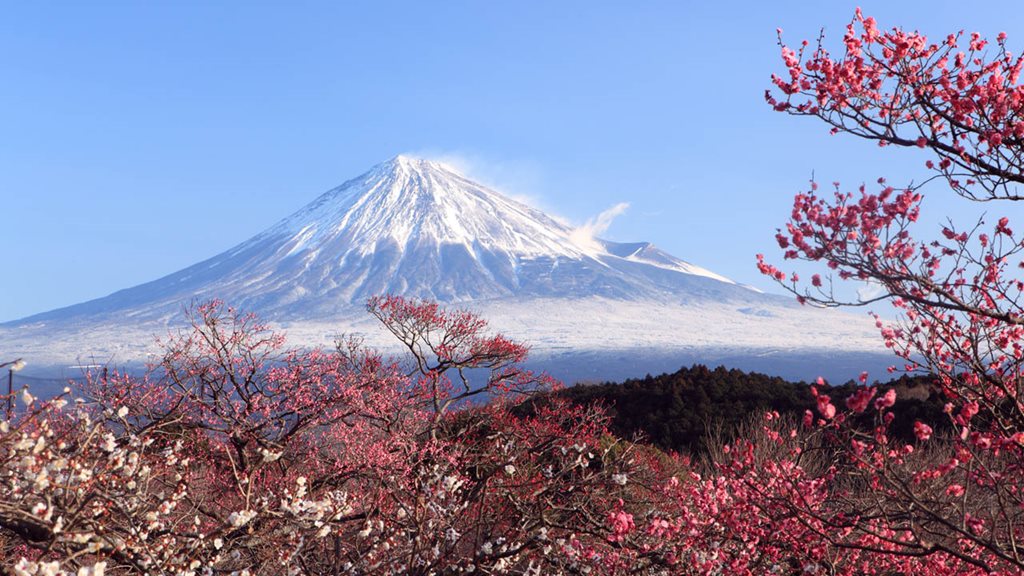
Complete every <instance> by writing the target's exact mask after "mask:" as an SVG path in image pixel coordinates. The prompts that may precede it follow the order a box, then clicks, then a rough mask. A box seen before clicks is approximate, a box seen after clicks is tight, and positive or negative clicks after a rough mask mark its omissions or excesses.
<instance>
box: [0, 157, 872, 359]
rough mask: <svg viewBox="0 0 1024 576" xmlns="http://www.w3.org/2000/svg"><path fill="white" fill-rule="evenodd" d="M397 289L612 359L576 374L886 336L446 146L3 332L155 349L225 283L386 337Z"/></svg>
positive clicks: (248, 304)
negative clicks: (626, 230)
mask: <svg viewBox="0 0 1024 576" xmlns="http://www.w3.org/2000/svg"><path fill="white" fill-rule="evenodd" d="M384 293H394V294H401V295H404V296H409V297H416V298H427V299H432V300H437V301H440V302H443V303H447V304H449V305H453V306H458V307H463V308H469V309H472V310H474V311H477V312H479V313H481V314H482V315H483V316H484V317H486V318H487V319H488V320H490V321H491V324H492V325H493V326H495V327H496V328H498V329H501V330H503V331H506V332H507V333H508V334H509V335H510V336H512V337H515V338H518V339H521V340H525V341H527V342H529V343H530V344H531V345H532V347H533V350H534V357H535V358H539V359H540V360H541V361H544V360H545V359H546V360H547V361H549V362H550V363H553V365H559V364H560V362H561V363H562V364H566V365H567V366H568V365H573V363H574V362H575V363H580V362H582V365H586V366H588V367H589V368H590V369H591V371H592V372H594V373H592V374H584V373H580V371H579V370H577V369H574V368H567V369H565V370H563V374H561V375H563V376H566V377H569V378H574V379H578V378H586V377H602V378H612V377H618V375H619V374H626V375H633V373H631V372H629V369H628V368H625V370H626V371H625V372H623V369H624V368H623V359H628V360H627V361H625V364H626V365H632V364H635V367H634V368H635V369H638V370H639V371H640V373H642V372H643V371H652V370H653V369H657V368H656V367H653V368H652V367H651V366H648V367H646V368H644V367H642V364H643V362H645V360H644V359H645V358H646V359H647V360H646V361H647V362H651V361H653V359H654V358H662V359H663V360H662V361H663V362H666V361H667V362H669V363H670V364H669V365H668V369H674V368H677V367H678V365H679V364H680V363H683V362H686V361H710V362H714V361H715V359H730V358H733V359H747V360H746V363H747V364H748V365H749V364H750V363H751V360H752V361H753V367H754V368H760V367H762V366H761V364H764V362H762V361H758V360H757V359H758V358H760V359H768V360H770V362H768V363H769V364H770V363H771V362H775V361H776V360H778V359H780V358H803V360H801V361H799V362H804V363H805V364H806V363H807V362H810V363H811V364H813V365H817V366H821V365H822V362H821V359H822V358H824V357H830V358H833V360H834V359H835V358H836V354H854V355H863V354H874V353H877V352H880V351H881V348H880V346H879V344H878V338H877V336H876V332H875V331H874V329H873V328H872V326H871V325H870V323H868V322H867V321H866V319H865V318H860V317H854V316H848V315H845V314H841V313H837V312H834V311H825V310H817V309H811V308H806V307H801V306H799V305H797V304H795V303H794V302H792V300H791V299H788V298H783V297H780V296H773V295H769V294H763V293H761V292H759V291H757V290H755V289H752V288H749V287H745V286H742V285H739V284H737V283H735V282H733V281H731V280H729V279H727V278H725V277H723V276H720V275H718V274H715V273H714V272H711V271H709V270H707V269H704V268H701V267H698V266H696V265H694V264H691V263H689V262H686V261H683V260H681V259H678V258H676V257H674V256H672V255H670V254H668V253H666V252H664V251H662V250H660V249H658V248H657V247H655V246H653V245H652V244H650V243H647V242H636V243H618V242H609V241H606V240H601V239H598V238H593V237H592V236H590V235H589V234H587V233H585V232H584V231H583V230H581V229H577V228H573V227H571V226H568V225H566V224H564V223H563V222H561V221H559V220H557V219H555V218H553V217H551V216H549V215H547V214H545V213H544V212H541V211H539V210H537V209H535V208H532V207H529V206H527V205H525V204H522V203H519V202H516V201H514V200H512V199H510V198H508V197H506V196H503V195H502V194H500V193H499V192H497V191H495V190H492V189H490V188H487V187H485V186H483V185H480V184H477V183H475V182H473V181H471V180H469V179H467V178H466V177H465V176H463V175H461V174H460V173H459V172H458V171H456V170H455V169H453V168H451V167H449V166H447V165H445V164H442V163H438V162H433V161H429V160H423V159H418V158H411V157H407V156H397V157H395V158H393V159H391V160H389V161H387V162H384V163H382V164H379V165H377V166H375V167H373V168H371V169H370V170H369V171H368V172H366V173H365V174H363V175H361V176H359V177H357V178H354V179H352V180H349V181H348V182H345V183H344V184H342V185H341V186H338V187H337V188H334V189H332V190H329V191H327V192H326V193H324V194H322V195H321V196H320V197H318V198H316V199H315V200H314V201H313V202H311V203H310V204H308V205H307V206H305V207H304V208H302V209H301V210H299V211H298V212H296V213H294V214H292V215H291V216H289V217H287V218H285V219H284V220H281V221H280V222H278V223H277V224H276V225H274V226H272V227H271V228H269V229H267V230H265V231H263V232H262V233H260V234H257V235H256V236H254V237H252V238H251V239H249V240H247V241H245V242H243V243H241V244H239V245H238V246H235V247H234V248H231V249H230V250H228V251H226V252H223V253H221V254H218V255H216V256H214V257H212V258H210V259H208V260H205V261H203V262H199V263H198V264H195V265H193V266H190V267H188V268H185V269H183V270H180V271H178V272H175V273H173V274H170V275H168V276H165V277H163V278H160V279H158V280H154V281H152V282H148V283H145V284H141V285H138V286H135V287H132V288H127V289H125V290H121V291H119V292H115V293H113V294H111V295H109V296H106V297H103V298H99V299H96V300H91V301H88V302H84V303H81V304H76V305H73V306H69V307H66V308H60V309H56V310H52V311H49V312H44V313H41V314H36V315H33V316H29V317H27V318H23V319H21V320H16V321H14V322H9V323H6V324H3V325H0V349H3V350H5V351H6V350H12V351H14V352H15V353H16V355H19V356H25V357H26V358H29V359H34V360H35V361H36V362H37V363H43V364H46V363H50V364H54V365H59V364H67V363H70V362H72V361H74V360H76V359H77V360H79V361H80V360H81V359H82V358H83V357H84V358H92V359H97V358H98V359H101V360H103V361H109V360H113V361H115V362H118V363H124V362H130V361H133V360H144V359H145V357H144V356H145V354H147V353H152V352H153V348H152V345H151V344H150V342H152V341H153V337H152V335H153V334H158V333H160V332H166V331H167V329H168V328H170V327H173V326H175V325H176V323H177V322H179V321H180V318H181V310H182V307H183V306H184V305H187V304H188V303H189V302H192V301H196V300H206V299H211V298H220V299H222V300H224V301H226V302H228V303H230V304H232V305H234V306H237V307H239V308H241V309H245V310H251V311H254V312H257V313H258V314H259V315H260V316H261V317H263V318H265V319H268V320H271V321H272V322H274V323H276V324H277V325H279V326H281V327H283V328H285V329H286V332H287V333H288V335H289V339H290V341H291V342H292V343H294V344H299V345H320V344H324V343H329V342H330V340H331V339H332V338H333V337H334V336H335V335H337V334H339V333H342V332H359V333H362V334H364V335H365V336H367V337H368V340H369V341H370V343H373V344H384V343H386V340H384V339H383V335H382V334H381V333H379V331H377V330H376V329H375V327H374V326H373V325H372V324H371V323H370V321H369V319H368V317H367V316H366V314H365V313H364V312H363V305H364V303H365V302H366V300H367V298H369V297H371V296H374V295H378V294H384ZM594 358H606V359H607V358H617V360H614V361H611V360H609V361H608V363H609V364H614V365H615V368H616V369H615V370H610V371H609V370H604V371H601V370H602V369H601V368H600V365H601V364H602V362H601V361H595V360H594ZM580 359H584V360H580ZM578 361H579V362H578ZM710 362H709V363H710ZM799 362H797V363H798V364H799ZM734 363H735V362H734ZM739 363H740V364H742V363H743V362H739ZM783 364H785V361H783ZM826 364H828V363H826ZM741 367H750V366H741ZM851 368H852V367H851ZM769 369H770V368H769ZM794 369H795V368H794ZM574 370H575V372H574ZM785 370H786V369H784V370H783V371H785ZM796 370H799V369H796ZM634 371H635V370H634ZM776 371H777V372H778V370H776ZM790 371H792V370H790ZM822 371H824V370H822ZM792 375H794V376H796V375H799V376H800V377H812V374H811V373H810V372H807V373H806V374H795V373H794V374H792Z"/></svg>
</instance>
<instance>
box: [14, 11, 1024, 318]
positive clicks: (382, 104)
mask: <svg viewBox="0 0 1024 576" xmlns="http://www.w3.org/2000/svg"><path fill="white" fill-rule="evenodd" d="M88 4H89V5H88V6H86V3H81V2H75V3H66V4H60V3H51V2H32V3H16V4H15V3H9V4H7V5H5V9H4V13H3V18H0V53H2V54H3V55H4V57H3V58H2V59H0V78H2V79H3V80H2V84H0V86H2V89H0V126H2V129H0V206H2V214H3V215H4V219H3V222H2V223H0V261H2V262H3V263H4V269H5V270H6V274H5V279H4V282H3V284H4V286H3V288H0V321H2V320H11V319H15V318H19V317H22V316H25V315H28V314H32V313H35V312H41V311H45V310H48V309H52V308H55V307H59V306H65V305H70V304H74V303H77V302H80V301H83V300H87V299H91V298H96V297H100V296H104V295H106V294H109V293H110V292H113V291H115V290H118V289H120V288H125V287H128V286H132V285H135V284H138V283H141V282H145V281H148V280H152V279H155V278H157V277H160V276H163V275H165V274H168V273H170V272H173V271H175V270H178V269H180V268H183V267H185V266H187V265H190V264H193V263H195V262H197V261H199V260H202V259H205V258H207V257H209V256H212V255H214V254H216V253H219V252H221V251H223V250H225V249H228V248H230V247H231V246H233V245H235V244H237V243H238V242H241V241H243V240H245V239H247V238H248V237H250V236H252V235H254V234H256V233H258V232H259V231H261V230H263V229H264V228H266V227H268V226H270V225H272V224H273V223H274V222H275V221H277V220H278V219H280V218H283V217H284V216H286V215H288V214H289V213H291V212H292V211H294V210H296V209H297V208H299V207H301V206H302V205H304V204H305V203H307V202H308V201H310V200H311V199H313V198H314V197H316V196H317V195H318V194H320V193H321V192H323V191H324V190H326V189H328V188H331V187H333V186H335V185H337V184H339V183H341V182H342V181H344V180H347V179H348V178H350V177H353V176H355V175H358V174H360V173H362V172H363V171H365V169H367V168H368V167H370V166H372V165H374V164H376V163H378V162H381V161H383V160H386V159H387V158H390V157H391V156H394V155H395V154H398V153H412V154H421V155H427V156H434V157H439V156H440V157H449V158H458V159H459V161H460V163H462V164H463V165H465V166H467V167H468V170H469V173H470V175H472V176H475V177H477V178H478V179H480V180H482V181H484V182H485V183H488V184H492V185H494V186H496V187H498V188H499V189H501V190H503V191H506V192H508V193H510V194H513V195H517V196H523V197H528V198H530V199H531V201H532V202H533V203H535V204H536V205H538V206H540V207H542V208H544V209H547V210H549V211H551V212H553V213H555V214H557V215H560V216H562V217H564V218H567V219H568V220H570V221H572V222H575V223H583V222H584V221H586V220H587V219H588V218H591V217H593V216H594V215H596V214H597V213H599V212H601V211H602V210H605V209H607V208H609V207H611V206H613V205H615V204H617V203H620V202H628V203H629V204H630V208H629V209H628V210H627V211H626V212H625V213H624V214H622V215H621V216H619V217H618V218H616V219H615V220H614V222H613V223H612V224H611V227H610V228H609V229H608V231H607V233H606V234H605V236H606V237H608V238H610V239H612V240H620V241H628V240H650V241H653V242H655V243H656V244H658V245H659V246H661V247H663V248H665V249H666V250H668V251H669V252H671V253H673V254H675V255H677V256H679V257H681V258H684V259H687V260H690V261H692V262H694V263H696V264H698V265H702V266H705V267H707V268H710V269H712V270H715V271H716V272H719V273H721V274H724V275H726V276H730V277H732V278H735V279H737V280H739V281H742V282H747V283H752V284H755V285H758V286H761V287H766V288H767V287H769V286H770V285H769V284H768V283H767V282H765V281H764V280H762V278H761V277H760V276H759V275H758V273H757V271H756V269H755V266H754V254H755V253H757V252H767V253H769V254H777V253H778V251H777V249H776V248H774V242H773V235H774V230H775V228H776V227H778V226H780V225H781V224H782V223H783V222H784V220H785V217H786V214H787V213H788V211H789V206H790V199H791V197H792V194H793V193H794V192H795V191H797V190H798V189H800V188H801V187H802V186H804V184H805V183H806V181H807V180H808V178H809V177H810V175H811V172H812V171H814V172H815V173H816V174H817V176H818V178H819V180H821V181H823V182H831V181H833V180H841V181H843V182H844V183H849V184H851V186H852V185H856V184H858V183H860V182H861V181H869V182H870V181H874V180H875V179H876V178H877V177H878V176H881V175H885V176H888V177H889V179H890V181H891V182H900V181H908V180H910V179H912V178H915V177H917V178H919V177H920V176H921V175H922V174H923V168H921V162H922V158H921V157H920V156H917V155H915V154H914V153H909V152H901V151H890V150H884V151H879V150H878V149H877V148H875V147H873V146H872V145H871V144H870V143H866V142H863V141H859V140H854V139H851V138H842V137H830V136H829V135H828V134H827V130H825V129H824V128H823V127H822V125H820V124H819V123H816V122H814V121H812V120H809V119H800V118H791V117H787V116H784V115H781V114H777V113H773V112H771V111H770V109H769V108H768V107H767V105H765V104H764V101H763V92H764V89H765V88H766V87H767V86H768V84H769V80H768V79H769V75H770V74H771V73H772V72H777V71H780V70H781V68H782V67H781V65H780V62H779V57H778V47H777V46H776V43H775V29H776V27H781V28H783V29H784V30H785V37H786V38H787V40H789V41H791V42H792V43H794V44H795V43H798V42H799V40H800V39H803V38H810V39H813V38H814V37H816V36H817V33H818V30H819V28H821V27H825V29H826V32H827V33H828V34H829V35H830V36H831V38H832V46H836V45H837V41H838V40H839V39H840V38H841V36H842V31H843V29H844V26H845V24H846V23H847V22H848V21H849V19H850V17H851V16H852V15H853V11H854V8H855V6H856V5H857V4H855V3H850V4H845V3H843V2H835V1H827V2H825V1H822V2H786V1H781V2H770V3H769V2H615V3H606V2H595V1H587V2H523V1H519V2H504V3H500V4H499V3H497V2H434V3H427V2H386V1H379V2H360V3H338V2H324V3H314V2H290V3H284V2H282V3H278V4H271V3H255V2H246V3H228V2H221V3H212V2H166V3H163V2H145V3H141V2H131V3H129V2H124V3H112V2H103V3H88ZM860 5H861V6H862V7H863V9H864V11H865V13H867V14H871V15H874V16H875V17H876V18H877V19H878V21H879V24H880V25H881V26H882V27H890V26H894V25H900V26H903V27H905V28H918V29H920V30H922V31H924V32H926V33H928V34H930V35H935V36H940V35H945V34H946V33H948V32H951V31H956V30H959V29H966V30H968V31H972V30H977V31H980V32H982V33H984V34H986V35H991V36H994V35H995V34H996V33H998V32H1000V31H1006V32H1007V33H1008V34H1009V35H1010V39H1009V45H1010V46H1011V47H1016V48H1017V49H1018V50H1024V20H1022V19H1021V18H1019V17H1018V16H1019V15H1020V12H1021V9H1020V7H1019V4H1018V3H1017V2H985V3H979V4H976V5H972V6H974V8H972V9H970V10H965V9H964V4H963V3H962V2H942V1H930V2H900V3H892V2H861V3H860ZM932 196H933V197H929V198H928V205H927V207H928V210H929V212H926V214H930V215H932V216H933V217H934V218H935V219H938V218H939V217H940V216H941V215H943V214H950V213H955V212H959V211H962V206H963V202H962V201H959V200H955V199H951V198H948V197H946V196H947V195H946V194H945V192H944V191H942V190H941V189H935V191H934V193H933V195H932Z"/></svg>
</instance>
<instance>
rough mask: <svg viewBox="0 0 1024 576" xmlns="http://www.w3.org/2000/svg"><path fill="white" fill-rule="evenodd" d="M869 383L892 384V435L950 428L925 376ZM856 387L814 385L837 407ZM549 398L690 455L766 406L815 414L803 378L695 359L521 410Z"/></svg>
mask: <svg viewBox="0 0 1024 576" xmlns="http://www.w3.org/2000/svg"><path fill="white" fill-rule="evenodd" d="M874 385H875V386H878V387H879V392H880V393H881V392H885V391H887V390H889V389H890V388H895V389H896V397H897V401H896V410H894V412H895V413H898V414H899V415H900V417H899V418H898V419H897V420H896V421H894V422H893V425H892V431H891V434H892V435H893V436H894V437H896V438H897V439H899V440H905V441H910V440H911V439H912V438H913V437H914V431H913V426H914V422H915V421H917V420H920V421H922V422H924V423H926V424H929V425H931V426H932V427H933V428H935V429H936V430H944V429H946V428H948V424H947V421H948V418H947V417H946V415H945V414H944V413H943V412H942V406H943V401H942V400H941V396H940V395H939V394H938V393H937V391H936V390H935V389H934V387H933V385H932V381H931V380H930V379H929V378H927V377H922V376H918V377H909V376H902V377H900V378H897V379H894V380H891V381H889V382H885V383H875V384H874ZM858 386H859V385H858V384H857V383H855V382H853V381H850V382H847V383H845V384H842V385H839V386H826V387H821V386H819V387H818V388H819V391H820V392H821V393H823V394H828V395H829V396H830V397H831V398H832V400H833V402H835V403H836V404H841V403H842V402H843V401H844V400H845V399H846V398H847V397H848V396H850V395H851V394H852V393H853V392H854V391H855V390H856V388H857V387H858ZM551 396H557V397H560V398H565V399H568V400H569V401H570V402H572V403H573V404H575V405H581V406H582V405H589V404H593V403H597V404H598V405H600V406H603V407H604V408H605V409H606V410H607V412H608V415H609V416H610V418H611V423H610V428H611V431H612V432H614V433H615V434H616V435H617V436H619V437H622V438H637V437H639V438H641V439H642V440H643V441H644V442H648V443H651V444H653V445H655V446H657V447H659V448H661V449H663V450H671V451H675V452H680V453H692V454H700V453H702V452H704V451H705V449H706V448H707V443H708V441H709V440H710V439H712V438H715V439H719V440H720V439H723V438H724V439H726V440H727V439H729V438H730V437H732V436H733V435H734V434H735V433H736V431H738V430H739V429H740V428H741V427H742V425H743V424H745V423H747V422H749V421H750V420H751V419H752V418H755V417H759V416H760V415H761V414H763V413H764V412H766V411H777V412H778V413H779V414H780V415H781V416H789V417H792V418H795V419H797V420H799V419H800V418H802V417H803V415H804V413H805V411H807V410H811V411H812V412H814V413H815V414H817V412H816V411H815V399H814V396H813V395H812V394H811V385H810V384H809V383H807V382H790V381H787V380H785V379H783V378H779V377H776V376H768V375H766V374H760V373H757V372H744V371H742V370H737V369H728V368H725V367H723V366H719V367H717V368H708V367H707V366H704V365H701V364H697V365H694V366H691V367H689V368H682V369H680V370H678V371H677V372H674V373H672V374H661V375H659V376H651V375H649V374H648V375H647V376H645V377H643V378H637V379H630V380H626V381H624V382H620V383H615V382H604V383H600V384H580V385H577V386H573V387H568V388H564V389H562V390H558V391H556V392H552V393H549V394H547V395H545V396H541V397H539V398H537V399H534V400H531V401H530V402H529V403H528V405H526V406H524V407H523V410H524V411H525V412H526V413H529V412H532V411H533V410H534V409H535V406H536V405H537V404H541V405H543V404H546V403H547V402H548V401H549V398H550V397H551ZM864 424H869V422H865V423H864Z"/></svg>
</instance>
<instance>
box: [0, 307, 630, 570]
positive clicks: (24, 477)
mask: <svg viewBox="0 0 1024 576" xmlns="http://www.w3.org/2000/svg"><path fill="white" fill-rule="evenodd" d="M370 310H371V312H372V313H374V314H375V315H376V316H377V317H378V318H380V319H381V321H382V322H383V323H384V325H385V326H386V327H387V328H388V329H389V330H390V331H392V332H393V333H394V334H395V335H396V336H398V337H399V338H400V340H401V341H402V342H403V343H404V344H405V345H406V346H407V347H408V349H409V350H410V352H411V356H410V358H409V359H408V360H407V361H402V362H395V361H391V360H387V359H384V358H383V357H382V356H380V355H379V354H377V353H374V352H371V351H368V350H365V349H363V348H362V347H361V346H359V345H357V344H354V343H351V342H347V343H341V344H339V346H338V348H337V350H335V351H331V352H325V351H316V350H314V351H302V350H286V349H284V348H283V338H282V337H281V336H280V335H278V334H275V333H274V332H273V331H271V330H269V329H268V327H267V326H265V325H264V324H262V323H260V322H259V321H258V320H257V319H256V318H255V317H254V316H252V315H247V314H241V313H238V312H236V311H235V310H233V309H231V308H229V307H226V306H224V305H223V304H221V303H218V302H212V303H208V304H203V305H200V306H198V307H197V308H195V309H194V310H192V311H191V312H190V314H189V318H190V320H191V325H190V328H189V329H188V330H185V331H182V332H181V333H180V334H178V335H175V336H173V337H172V338H171V339H170V340H169V341H168V342H167V343H166V344H165V353H164V355H163V357H162V359H161V360H160V362H159V363H158V364H157V365H156V366H154V368H153V370H151V371H150V373H149V374H148V375H147V376H145V377H144V378H136V377H132V376H129V375H126V374H119V373H110V374H104V375H103V376H101V377H97V378H94V379H92V380H91V381H90V383H89V385H88V387H87V392H88V395H89V396H90V401H88V402H76V403H75V404H74V405H73V407H68V406H66V405H65V403H66V397H61V398H57V399H55V400H53V401H50V402H48V403H39V402H34V399H32V398H31V396H30V395H28V394H27V392H26V393H25V396H24V398H25V400H26V402H27V403H28V404H29V405H30V409H28V410H27V411H26V412H25V413H24V414H22V415H20V416H19V417H18V418H17V419H16V420H14V421H11V422H4V423H3V425H2V427H0V482H3V486H4V490H5V491H7V492H8V493H10V494H11V497H9V498H4V499H2V501H0V538H3V540H0V544H2V554H3V557H2V558H3V560H4V561H5V563H6V565H9V566H15V568H13V570H14V572H13V573H15V574H63V573H82V574H86V573H95V574H99V573H103V572H104V571H106V572H109V573H126V574H127V573H169V574H193V573H249V574H281V573H294V574H337V573H351V574H365V573H375V574H428V573H437V572H440V571H445V570H448V571H452V570H455V571H476V572H480V573H509V572H519V573H538V571H546V572H550V571H554V570H568V571H573V570H577V569H580V567H581V566H583V565H587V564H589V563H593V562H597V560H595V558H596V556H595V554H596V553H595V552H593V550H594V546H595V545H594V544H584V543H588V542H591V541H595V542H597V544H596V546H597V547H598V548H600V547H604V546H607V545H609V542H610V541H609V540H607V539H606V537H607V535H608V534H611V533H612V531H613V529H612V528H611V527H610V526H609V525H608V523H607V510H608V509H610V508H611V507H612V506H613V502H615V501H619V500H620V499H621V498H622V495H621V494H620V493H621V491H622V487H623V486H624V485H625V484H626V483H627V479H631V478H632V479H639V478H642V477H644V474H643V473H642V472H641V471H639V470H638V469H637V464H636V462H635V460H633V459H632V458H631V457H630V454H631V452H632V448H631V447H630V446H629V445H625V444H623V443H621V442H619V441H617V440H616V439H614V438H612V437H611V436H609V435H608V434H607V431H606V428H605V419H604V416H603V414H602V413H601V412H600V411H599V410H596V409H591V408H582V407H570V406H566V405H562V404H557V405H552V406H549V407H547V408H544V409H543V410H541V411H540V412H538V413H537V414H534V415H532V416H529V417H522V416H514V415H513V414H512V412H510V410H509V404H508V403H507V402H504V401H503V399H504V398H507V397H508V396H509V394H513V393H515V394H520V393H526V392H528V391H529V390H533V389H538V388H542V387H544V386H547V385H548V384H549V382H548V379H547V378H544V377H539V376H534V375H532V374H531V373H529V372H528V371H526V370H523V369H522V368H519V367H518V364H517V363H518V362H519V361H520V360H522V359H523V358H524V357H525V348H524V347H523V346H522V345H519V344H516V343H514V342H511V341H509V340H508V339H506V338H504V337H502V336H500V335H489V334H487V332H486V323H484V322H483V321H481V320H479V319H478V318H476V317H475V316H473V315H472V314H467V313H462V312H449V311H445V310H443V309H441V308H439V307H438V306H436V305H435V304H431V303H425V302H417V301H409V300H404V299H401V298H386V299H379V300H374V301H372V302H371V303H370ZM408 366H413V367H414V368H413V369H412V372H411V373H409V372H408V371H406V370H405V369H403V367H408ZM471 370H477V371H480V370H482V371H483V372H484V373H483V374H479V373H471V372H470V371H471ZM450 373H454V374H455V377H454V378H452V377H451V376H450V375H449V374H450ZM477 380H479V381H477ZM478 394H479V395H481V396H482V395H484V394H486V395H489V396H491V397H492V398H494V399H495V401H493V402H491V403H489V404H487V405H483V406H481V405H474V404H471V403H468V402H466V400H468V399H469V398H470V397H472V396H476V395H478Z"/></svg>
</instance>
